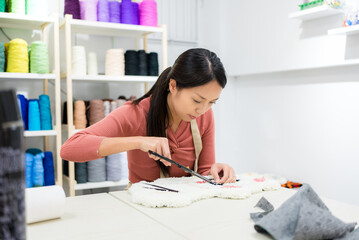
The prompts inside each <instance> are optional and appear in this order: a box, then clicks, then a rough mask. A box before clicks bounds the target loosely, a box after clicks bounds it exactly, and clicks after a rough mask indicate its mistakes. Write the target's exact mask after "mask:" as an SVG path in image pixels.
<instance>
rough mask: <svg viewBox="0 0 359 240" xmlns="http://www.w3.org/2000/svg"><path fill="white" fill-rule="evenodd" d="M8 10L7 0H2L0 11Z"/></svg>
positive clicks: (0, 1) (0, 0)
mask: <svg viewBox="0 0 359 240" xmlns="http://www.w3.org/2000/svg"><path fill="white" fill-rule="evenodd" d="M5 11H6V0H0V12H5Z"/></svg>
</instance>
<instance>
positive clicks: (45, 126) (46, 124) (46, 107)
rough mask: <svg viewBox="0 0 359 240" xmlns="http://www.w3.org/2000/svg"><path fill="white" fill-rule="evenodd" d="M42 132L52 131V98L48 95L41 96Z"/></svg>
mask: <svg viewBox="0 0 359 240" xmlns="http://www.w3.org/2000/svg"><path fill="white" fill-rule="evenodd" d="M39 107H40V121H41V130H52V118H51V107H50V98H49V96H48V95H45V94H42V95H40V96H39Z"/></svg>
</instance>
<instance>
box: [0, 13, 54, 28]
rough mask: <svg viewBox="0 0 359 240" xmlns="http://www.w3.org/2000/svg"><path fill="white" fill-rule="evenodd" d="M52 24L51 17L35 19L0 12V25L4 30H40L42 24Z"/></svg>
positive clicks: (33, 17)
mask: <svg viewBox="0 0 359 240" xmlns="http://www.w3.org/2000/svg"><path fill="white" fill-rule="evenodd" d="M53 22H55V19H54V18H53V17H35V16H29V15H22V14H15V13H4V12H0V24H1V26H2V27H5V28H21V29H41V28H42V26H43V25H44V24H47V23H53Z"/></svg>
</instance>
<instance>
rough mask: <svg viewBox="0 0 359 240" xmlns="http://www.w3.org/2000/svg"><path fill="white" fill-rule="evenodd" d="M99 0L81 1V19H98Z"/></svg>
mask: <svg viewBox="0 0 359 240" xmlns="http://www.w3.org/2000/svg"><path fill="white" fill-rule="evenodd" d="M97 2H98V0H83V1H80V13H81V19H83V20H87V21H97Z"/></svg>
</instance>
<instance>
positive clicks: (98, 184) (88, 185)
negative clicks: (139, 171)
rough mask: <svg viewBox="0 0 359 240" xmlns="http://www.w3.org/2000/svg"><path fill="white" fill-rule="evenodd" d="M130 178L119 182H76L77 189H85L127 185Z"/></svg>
mask: <svg viewBox="0 0 359 240" xmlns="http://www.w3.org/2000/svg"><path fill="white" fill-rule="evenodd" d="M127 185H128V179H124V180H121V181H118V182H111V181H105V182H87V183H78V184H75V190H85V189H94V188H105V187H127Z"/></svg>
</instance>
